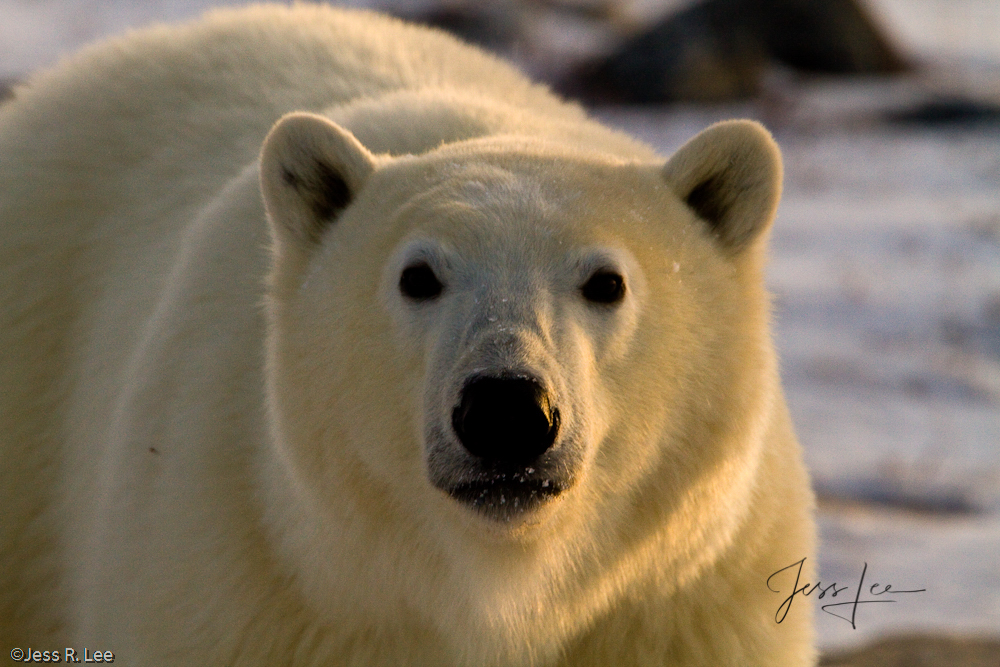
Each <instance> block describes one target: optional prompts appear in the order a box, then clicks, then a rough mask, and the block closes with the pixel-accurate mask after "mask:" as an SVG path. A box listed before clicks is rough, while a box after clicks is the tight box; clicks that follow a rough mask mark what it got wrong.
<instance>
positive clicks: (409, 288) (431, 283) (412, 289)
mask: <svg viewBox="0 0 1000 667" xmlns="http://www.w3.org/2000/svg"><path fill="white" fill-rule="evenodd" d="M442 290H444V285H442V284H441V281H439V280H438V279H437V276H435V275H434V271H433V269H431V267H429V266H427V264H424V263H423V262H421V263H420V264H415V265H413V266H408V267H406V268H405V269H403V274H402V275H401V276H400V277H399V291H400V292H402V293H403V294H404V295H405V296H407V297H409V298H411V299H414V300H415V301H426V300H428V299H434V298H436V297H437V296H438V295H440V294H441V292H442Z"/></svg>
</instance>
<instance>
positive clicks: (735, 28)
mask: <svg viewBox="0 0 1000 667" xmlns="http://www.w3.org/2000/svg"><path fill="white" fill-rule="evenodd" d="M774 62H777V63H781V64H783V65H785V66H787V67H791V68H794V69H797V70H801V71H806V72H818V73H835V74H875V73H894V72H901V71H904V70H905V69H906V63H905V62H904V60H903V58H902V57H900V56H899V55H898V54H897V52H896V51H895V49H894V48H893V47H892V46H891V44H890V43H889V40H888V39H887V38H886V37H885V36H884V35H883V34H882V33H881V31H880V30H879V28H878V27H877V26H876V25H875V23H874V22H873V21H872V19H871V17H870V16H869V15H868V14H867V12H866V11H865V10H864V9H863V7H862V6H861V5H860V4H859V2H858V0H707V1H705V2H701V3H699V4H696V5H694V6H692V7H689V8H688V9H685V10H683V11H681V12H678V13H676V14H672V15H670V16H668V17H667V18H666V19H664V20H663V21H661V22H660V23H658V24H657V25H655V26H654V27H653V28H652V29H650V30H649V31H647V32H645V33H642V34H640V35H638V36H636V37H634V38H632V39H631V40H629V41H627V42H626V43H625V44H624V45H623V46H622V47H621V48H620V49H619V50H618V51H616V52H615V53H613V54H612V55H611V56H609V57H607V58H603V59H600V60H597V61H594V62H591V63H587V64H584V65H583V66H581V67H580V68H579V69H577V70H575V71H574V72H573V73H572V74H571V75H570V77H568V78H567V80H566V81H565V82H564V83H563V84H562V85H561V86H560V88H561V89H562V90H563V92H565V93H566V94H569V95H574V96H579V97H583V98H584V99H589V100H593V101H619V102H670V101H680V100H693V101H713V100H728V99H738V98H743V97H748V96H750V95H753V94H754V93H756V92H757V91H758V89H759V85H760V82H761V78H762V76H763V74H764V72H765V71H766V70H767V68H768V67H769V66H770V64H771V63H774Z"/></svg>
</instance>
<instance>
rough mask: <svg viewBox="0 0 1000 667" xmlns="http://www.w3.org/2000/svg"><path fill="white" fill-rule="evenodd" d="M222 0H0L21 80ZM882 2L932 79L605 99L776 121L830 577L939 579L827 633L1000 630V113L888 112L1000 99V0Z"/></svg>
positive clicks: (641, 119) (808, 437) (791, 392)
mask: <svg viewBox="0 0 1000 667" xmlns="http://www.w3.org/2000/svg"><path fill="white" fill-rule="evenodd" d="M672 1H673V2H674V4H679V3H678V2H677V0H672ZM209 4H243V3H238V2H230V3H209V2H205V1H204V0H159V1H155V2H152V1H151V2H144V3H130V2H125V1H124V0H115V1H113V2H98V1H97V0H0V79H2V78H4V77H11V76H18V75H23V74H25V73H27V72H30V71H32V70H34V69H36V68H38V67H41V66H44V65H47V64H50V63H52V62H53V61H54V60H55V59H56V58H57V57H58V56H59V55H61V54H63V53H66V52H69V51H72V50H74V49H76V48H78V47H79V46H80V45H81V44H83V43H85V42H88V41H91V40H93V39H95V38H98V37H101V36H104V35H107V34H113V33H117V32H120V31H122V30H123V29H125V28H127V27H129V26H134V25H141V24H143V23H147V22H149V21H152V20H162V19H168V20H173V19H179V18H186V17H188V16H193V15H196V14H197V13H199V12H200V11H201V10H202V9H203V8H204V7H206V6H208V5H209ZM354 4H365V3H364V2H355V3H354ZM369 4H371V3H369ZM632 4H633V5H635V6H636V7H637V8H638V9H637V11H639V10H643V8H644V7H645V11H649V6H650V4H651V3H650V2H646V1H644V0H633V1H632ZM873 10H874V13H875V14H876V16H877V17H879V18H880V19H881V20H882V21H883V22H884V24H885V25H886V26H888V27H889V29H890V31H891V32H892V33H893V34H894V35H895V36H896V37H897V38H898V40H899V42H900V43H901V44H902V45H903V47H904V48H905V49H906V51H907V52H908V53H910V54H911V55H913V56H914V57H916V58H918V59H919V60H921V61H922V62H925V63H928V64H929V65H931V66H932V69H933V70H934V71H932V73H931V74H923V75H920V76H917V77H914V78H911V79H907V80H903V81H896V82H885V81H857V82H848V83H843V82H832V81H826V82H823V81H819V82H802V81H798V80H796V79H795V78H794V77H789V76H787V75H779V76H777V77H776V79H775V82H774V84H773V86H771V89H770V90H769V93H768V94H767V95H765V96H764V97H763V98H762V100H761V101H759V102H757V103H753V104H744V105H724V106H717V107H710V108H706V107H685V106H679V107H672V108H669V109H649V108H646V109H635V108H617V109H610V108H607V109H599V110H597V111H596V113H597V114H598V115H599V116H600V117H601V118H603V119H604V120H606V121H607V122H608V123H610V124H612V125H616V126H619V127H622V128H623V129H625V130H627V131H629V132H632V133H633V134H636V135H638V136H640V137H641V138H643V139H645V140H646V141H648V142H649V143H651V144H652V145H654V146H656V147H657V148H659V149H660V150H661V151H662V152H663V153H664V154H669V153H670V152H672V151H673V150H674V149H676V148H677V147H678V146H679V145H680V144H681V143H682V142H683V141H684V140H685V139H687V138H689V137H690V136H692V135H694V134H695V133H696V132H698V131H699V130H701V129H703V128H704V127H705V126H706V125H707V124H708V123H710V122H712V121H713V120H717V119H720V118H723V117H731V116H751V117H757V118H759V119H761V120H763V121H764V122H766V123H767V124H768V125H769V127H771V128H772V129H773V130H774V131H775V134H776V137H777V138H778V140H779V142H780V143H781V145H782V148H783V150H784V154H785V160H786V179H785V187H786V192H785V197H784V200H783V203H782V205H781V208H780V209H779V214H778V220H777V222H776V225H775V229H774V233H773V237H772V239H773V244H772V245H773V251H772V263H771V268H770V273H769V281H770V285H771V288H772V290H773V292H774V295H775V307H776V308H775V312H776V337H777V341H778V346H779V349H780V352H781V356H782V365H783V372H784V378H785V384H786V387H787V394H788V398H789V402H790V405H791V409H792V412H793V416H794V418H795V421H796V426H797V429H798V432H799V435H800V438H801V440H802V442H803V444H804V446H805V448H806V452H807V458H808V462H809V465H810V467H811V469H812V471H813V475H814V478H815V481H816V485H817V488H818V490H819V491H820V495H821V505H820V507H821V511H820V516H819V518H820V528H821V534H822V546H821V549H820V552H819V559H820V570H821V577H822V581H823V582H824V585H825V584H828V583H833V582H837V584H838V587H842V586H845V585H846V586H851V587H852V591H851V592H852V593H853V591H854V589H856V587H857V585H858V584H857V582H858V579H859V577H860V576H861V572H862V568H863V567H864V565H865V564H866V563H867V570H866V578H865V587H864V588H865V591H866V592H867V591H868V587H869V585H870V584H873V583H876V582H877V583H879V584H881V585H883V586H884V584H886V583H891V584H892V585H893V588H895V589H926V591H925V592H923V593H914V594H908V595H905V596H899V599H898V602H896V603H895V604H869V605H861V606H860V607H859V609H858V611H857V617H856V619H855V625H856V629H855V628H852V626H851V625H850V624H849V623H847V622H846V621H845V620H843V619H840V618H836V617H834V616H831V615H829V614H824V613H820V614H819V615H818V628H819V631H820V637H821V643H822V645H823V646H824V647H826V648H830V647H835V646H846V645H851V644H855V643H857V642H859V641H862V640H866V639H868V638H871V637H873V636H875V635H879V634H883V633H886V632H898V631H903V630H927V631H948V630H953V631H959V632H967V633H971V632H983V633H988V634H991V635H1000V122H993V123H984V124H980V125H972V126H966V127H952V128H946V129H942V128H932V127H928V126H926V125H906V124H889V123H886V122H883V120H882V116H883V115H884V114H882V115H880V113H879V111H880V110H886V109H892V108H897V107H899V108H902V107H905V106H906V105H907V104H911V103H913V102H914V101H915V100H920V99H923V97H926V96H927V95H929V94H931V93H932V92H935V91H937V92H947V93H959V94H965V93H973V94H974V95H975V96H977V97H979V98H980V99H987V100H989V99H992V100H993V101H994V102H997V103H1000V2H996V1H995V0H875V1H874V2H873ZM934 72H936V73H934ZM842 595H843V594H842ZM869 599H872V598H869ZM838 601H839V600H838ZM827 602H829V600H823V601H813V602H812V604H816V605H819V604H822V603H827ZM779 603H780V600H778V601H776V604H775V607H776V608H777V605H778V604H779ZM844 609H846V608H844V607H840V608H835V609H831V610H830V611H837V612H838V613H841V614H844V613H846V612H844V611H842V610H844Z"/></svg>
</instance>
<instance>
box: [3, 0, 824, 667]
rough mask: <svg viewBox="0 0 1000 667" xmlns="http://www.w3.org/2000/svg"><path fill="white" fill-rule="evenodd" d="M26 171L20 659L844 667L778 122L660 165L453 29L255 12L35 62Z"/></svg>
mask: <svg viewBox="0 0 1000 667" xmlns="http://www.w3.org/2000/svg"><path fill="white" fill-rule="evenodd" d="M0 156H2V159H0V193H2V195H0V298H2V308H0V343H2V347H3V349H4V354H3V355H0V383H2V386H3V387H4V390H3V392H2V393H0V420H2V421H0V447H2V454H0V456H2V461H3V463H2V468H0V475H2V483H0V494H2V504H3V508H4V514H5V516H4V522H3V526H2V535H0V539H2V541H0V550H2V553H0V556H2V558H0V638H2V639H3V641H2V642H0V643H2V644H3V646H4V647H5V650H6V649H7V648H10V647H24V649H25V650H27V649H28V648H29V647H30V648H35V649H46V650H56V651H63V650H64V647H73V649H74V651H75V655H76V656H82V655H83V652H84V650H88V651H90V652H91V653H93V652H94V651H112V652H113V654H114V656H115V661H116V662H122V663H124V664H129V665H156V666H162V665H171V664H176V665H192V664H204V665H263V664H288V665H436V666H440V665H495V666H501V665H528V666H543V665H546V666H547V665H574V666H585V665H667V664H669V665H712V666H716V667H718V666H723V665H733V666H736V665H739V666H746V665H781V666H783V667H787V666H790V665H809V664H812V663H813V662H814V660H815V656H814V649H813V648H812V645H813V641H812V629H811V625H812V621H811V615H810V610H809V608H808V604H806V603H805V602H800V603H797V604H795V605H792V604H790V603H791V598H790V597H789V594H790V593H792V592H793V587H794V586H797V585H798V582H797V581H790V580H786V579H788V576H787V574H788V571H786V570H783V568H787V567H788V566H789V565H791V564H794V563H798V564H799V566H800V567H801V568H802V571H801V576H802V581H803V582H805V581H808V580H809V577H810V576H811V566H812V562H813V549H814V527H813V523H812V519H811V512H812V504H813V500H812V496H811V492H810V489H809V484H808V478H807V474H806V471H805V468H804V466H803V463H802V460H801V454H800V450H799V445H798V444H797V441H796V439H795V437H794V434H793V431H792V427H791V424H790V420H789V416H788V412H787V409H786V407H785V401H784V398H783V395H782V390H781V386H780V380H779V376H778V370H777V363H776V360H775V354H774V351H773V347H772V344H771V342H770V334H769V332H768V327H769V324H768V318H769V314H768V309H769V306H768V299H767V296H766V294H765V290H764V287H763V279H762V271H763V263H764V258H765V245H766V236H767V230H768V228H769V225H770V224H771V221H772V218H773V217H774V213H775V208H776V206H777V201H778V197H779V190H780V181H781V166H780V158H779V153H778V149H777V147H776V146H775V144H774V142H773V141H772V139H771V138H770V136H769V135H768V134H767V132H766V131H765V130H764V129H763V128H761V127H760V126H759V125H757V124H755V123H752V122H749V121H732V122H725V123H722V124H719V125H716V126H713V127H711V128H709V129H707V130H706V131H705V132H703V133H702V134H700V135H698V136H697V137H695V138H694V139H692V140H691V141H690V142H689V143H688V144H686V145H685V146H684V147H682V148H681V149H680V150H679V151H678V152H677V153H676V154H675V155H674V156H672V157H671V158H670V159H669V160H664V159H662V158H660V157H658V156H657V155H656V154H655V153H654V152H653V151H652V150H651V149H650V148H648V147H646V146H645V145H643V144H641V143H639V142H637V141H634V140H632V139H630V138H629V137H627V136H625V135H623V134H620V133H617V132H614V131H611V130H609V129H606V128H605V127H602V126H601V125H600V124H598V123H596V122H595V121H593V120H591V119H589V118H588V117H587V115H586V114H585V113H584V112H583V111H582V110H581V109H580V108H579V107H577V106H575V105H573V104H569V103H566V102H564V101H561V100H559V99H557V98H556V97H555V96H553V95H552V94H551V93H549V92H548V91H547V90H546V89H544V88H542V87H539V86H537V85H534V84H532V83H530V82H529V81H527V80H526V79H525V78H524V77H522V76H521V75H520V74H518V73H517V72H515V71H514V70H513V69H512V68H510V67H508V66H507V65H504V64H502V63H501V62H499V61H498V60H496V59H494V58H492V57H490V56H488V55H486V54H483V53H481V52H479V51H477V50H475V49H473V48H470V47H468V46H465V45H462V44H460V43H459V42H457V41H456V40H454V39H452V38H450V37H448V36H446V35H445V34H443V33H440V32H437V31H434V30H430V29H426V28H420V27H414V26H410V25H406V24H404V23H402V22H399V21H396V20H393V19H389V18H385V17H380V16H377V15H374V14H370V13H363V12H355V11H346V10H335V9H331V8H329V7H321V6H309V5H296V6H294V7H291V8H288V7H279V6H259V7H254V8H250V9H244V10H227V11H219V12H217V13H212V14H210V15H208V16H207V17H206V18H204V19H202V20H200V21H197V22H194V23H192V24H190V25H184V26H180V27H153V28H150V29H146V30H143V31H139V32H136V33H133V34H130V35H127V36H125V37H123V38H121V39H117V40H113V41H110V42H107V43H104V44H100V45H97V46H94V47H91V48H88V49H86V50H84V51H83V52H81V53H80V54H78V55H76V56H74V57H72V58H70V59H68V60H66V61H64V62H62V63H61V64H59V65H58V66H57V67H55V68H53V69H52V70H50V71H47V72H43V73H40V74H38V75H37V76H35V77H34V78H33V79H31V80H30V81H29V82H28V83H27V85H25V86H23V87H20V88H18V89H17V90H16V93H15V97H14V99H13V100H12V101H9V102H7V103H5V104H4V105H3V106H2V107H0ZM802 559H805V561H804V562H800V561H802ZM776 572H785V574H782V575H780V576H779V577H778V578H777V579H773V580H769V579H770V578H771V575H773V574H774V573H776ZM786 599H787V600H788V602H789V604H787V605H783V601H784V600H786ZM782 610H783V611H784V612H786V613H784V615H782V614H781V613H780V612H781V611H782ZM779 620H780V621H781V622H778V621H779ZM67 661H69V660H68V659H67Z"/></svg>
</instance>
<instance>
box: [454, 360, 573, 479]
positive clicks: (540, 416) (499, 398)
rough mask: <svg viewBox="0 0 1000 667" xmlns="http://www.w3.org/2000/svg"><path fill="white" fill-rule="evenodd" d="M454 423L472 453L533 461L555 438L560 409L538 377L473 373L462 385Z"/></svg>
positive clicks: (511, 462) (505, 461)
mask: <svg viewBox="0 0 1000 667" xmlns="http://www.w3.org/2000/svg"><path fill="white" fill-rule="evenodd" d="M451 424H452V428H454V429H455V434H456V435H457V436H458V440H459V442H461V443H462V446H463V447H465V448H466V449H467V450H468V451H469V453H470V454H472V455H473V456H476V457H478V458H481V459H485V460H487V461H490V462H495V463H497V464H500V465H505V466H515V467H520V466H528V465H530V464H531V463H533V462H535V461H536V460H537V459H538V457H539V456H541V455H542V454H544V453H545V451H546V450H548V449H549V448H550V447H551V446H552V443H553V442H555V439H556V435H557V434H558V432H559V409H558V408H554V407H552V405H551V401H550V398H549V394H548V392H546V391H545V389H544V387H542V386H541V384H540V383H539V382H538V381H536V380H534V379H533V378H527V377H516V378H504V377H474V378H471V379H470V380H469V381H468V382H467V383H466V385H465V388H464V389H463V390H462V400H461V402H460V403H459V405H458V406H456V407H455V409H454V411H453V412H452V418H451Z"/></svg>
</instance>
